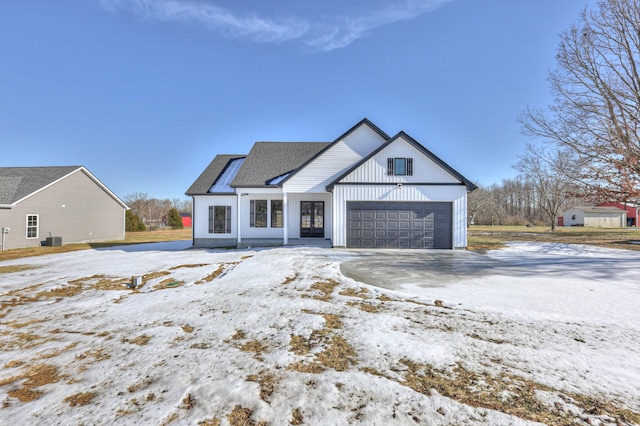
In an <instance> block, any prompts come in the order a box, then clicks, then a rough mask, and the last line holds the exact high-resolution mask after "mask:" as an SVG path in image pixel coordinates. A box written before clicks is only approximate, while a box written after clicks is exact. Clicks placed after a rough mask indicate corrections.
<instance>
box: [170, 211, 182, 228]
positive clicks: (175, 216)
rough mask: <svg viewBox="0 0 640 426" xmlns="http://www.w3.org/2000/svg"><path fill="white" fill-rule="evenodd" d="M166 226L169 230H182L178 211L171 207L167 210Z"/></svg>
mask: <svg viewBox="0 0 640 426" xmlns="http://www.w3.org/2000/svg"><path fill="white" fill-rule="evenodd" d="M167 224H168V225H169V226H170V227H171V229H182V228H183V225H182V218H181V217H180V213H178V210H177V209H176V208H175V207H173V208H172V209H171V210H169V218H168V220H167Z"/></svg>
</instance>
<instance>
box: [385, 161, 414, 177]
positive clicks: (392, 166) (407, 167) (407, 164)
mask: <svg viewBox="0 0 640 426" xmlns="http://www.w3.org/2000/svg"><path fill="white" fill-rule="evenodd" d="M397 161H403V162H404V173H402V174H399V173H397V170H398V167H396V164H397V163H396V162H397ZM387 176H413V158H411V157H389V158H387Z"/></svg>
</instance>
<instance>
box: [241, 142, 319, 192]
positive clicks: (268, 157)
mask: <svg viewBox="0 0 640 426" xmlns="http://www.w3.org/2000/svg"><path fill="white" fill-rule="evenodd" d="M327 145H329V142H256V143H255V144H254V145H253V147H252V148H251V151H249V154H248V155H247V158H246V159H245V161H244V163H243V164H242V167H240V170H239V171H238V173H237V174H236V176H235V178H234V179H233V181H232V182H231V186H233V187H245V188H246V187H252V188H256V187H269V186H277V184H274V183H273V182H274V181H276V182H279V181H278V180H276V178H279V177H281V176H283V175H285V174H287V173H290V172H292V171H294V170H296V169H298V168H299V167H300V166H302V165H303V164H305V162H307V161H308V160H309V159H310V158H313V157H314V156H315V155H317V154H318V152H320V151H322V150H323V149H325V148H326V147H327Z"/></svg>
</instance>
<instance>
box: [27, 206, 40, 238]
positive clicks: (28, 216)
mask: <svg viewBox="0 0 640 426" xmlns="http://www.w3.org/2000/svg"><path fill="white" fill-rule="evenodd" d="M30 217H35V218H36V224H35V226H34V225H29V218H30ZM25 223H26V237H27V239H28V240H34V239H37V238H39V237H40V215H39V214H37V213H28V214H27V217H26V222H25ZM34 227H35V230H36V235H35V236H32V237H30V236H29V230H32V229H33V228H34Z"/></svg>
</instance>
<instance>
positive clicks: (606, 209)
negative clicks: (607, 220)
mask: <svg viewBox="0 0 640 426" xmlns="http://www.w3.org/2000/svg"><path fill="white" fill-rule="evenodd" d="M574 209H577V210H582V211H583V212H585V213H618V214H620V213H623V212H624V210H622V209H619V208H617V207H595V206H576V207H574Z"/></svg>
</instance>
